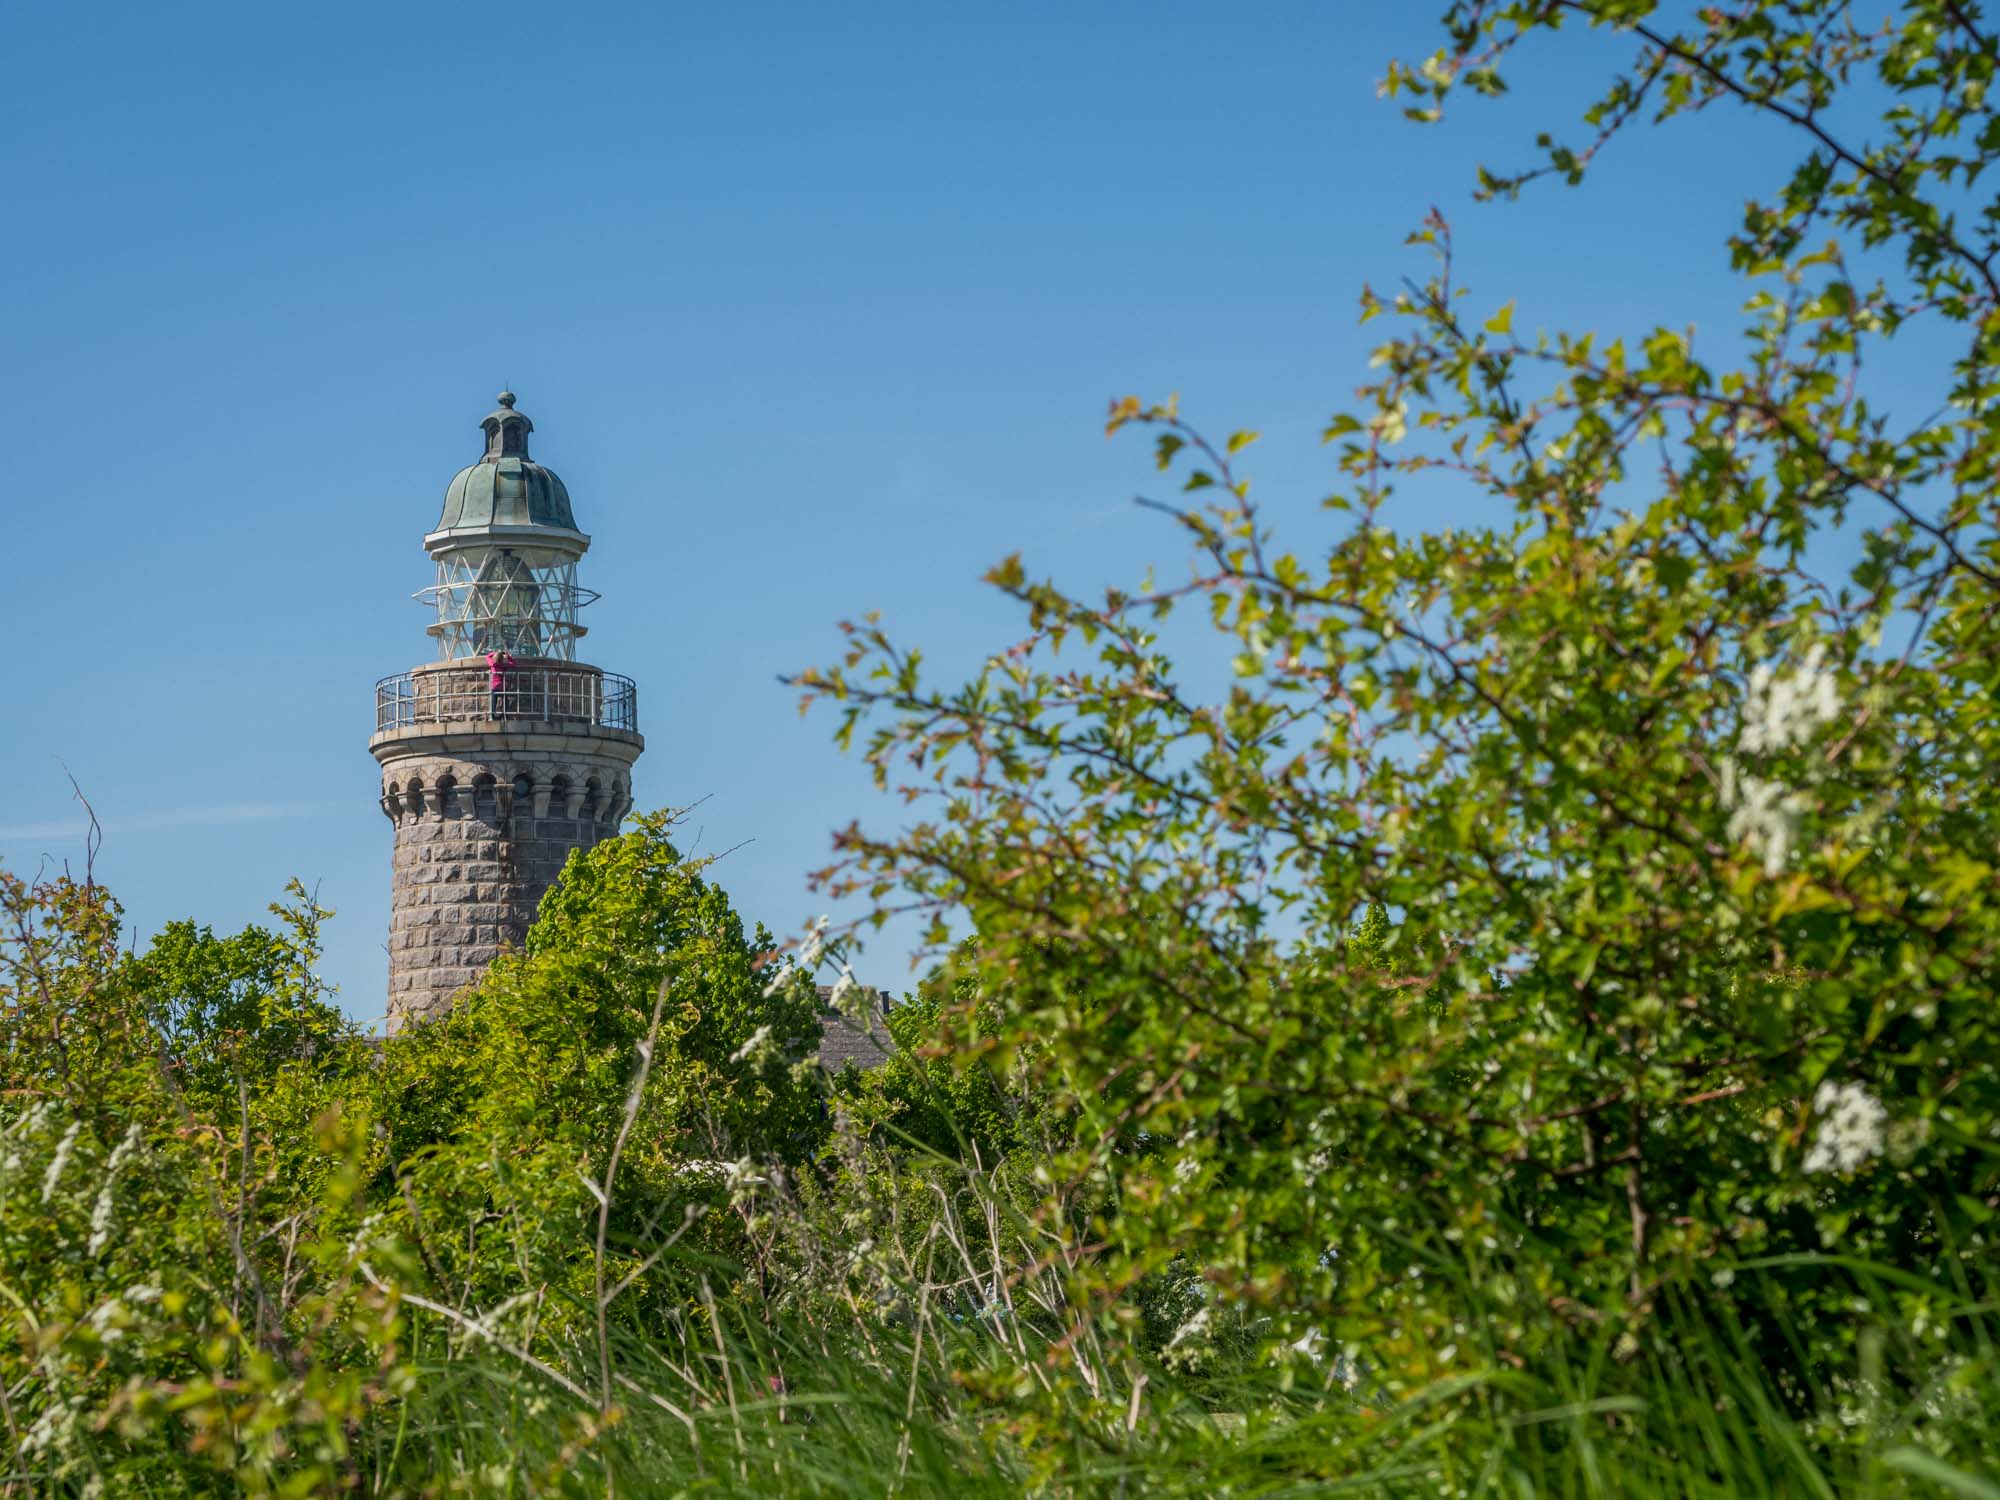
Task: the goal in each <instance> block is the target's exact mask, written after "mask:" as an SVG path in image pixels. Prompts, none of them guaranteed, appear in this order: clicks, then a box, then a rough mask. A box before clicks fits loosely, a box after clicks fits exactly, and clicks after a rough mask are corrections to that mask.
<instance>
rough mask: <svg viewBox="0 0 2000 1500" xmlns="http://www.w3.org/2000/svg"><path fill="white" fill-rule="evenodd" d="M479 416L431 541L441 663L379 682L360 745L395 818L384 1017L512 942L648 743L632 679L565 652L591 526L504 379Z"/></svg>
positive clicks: (428, 1006)
mask: <svg viewBox="0 0 2000 1500" xmlns="http://www.w3.org/2000/svg"><path fill="white" fill-rule="evenodd" d="M480 427H481V428H482V429H483V430H484V432H485V434H486V451H485V453H484V454H483V455H482V456H481V457H480V459H479V461H478V462H477V463H475V464H473V465H471V466H470V467H469V468H465V469H461V470H460V471H459V473H458V476H457V477H456V478H455V479H453V480H452V482H451V484H450V486H449V487H448V488H447V489H446V490H445V496H444V513H443V514H442V515H441V516H439V517H438V522H437V525H436V526H435V527H433V528H432V530H431V532H430V534H429V535H428V536H426V537H425V538H424V550H425V551H426V552H428V553H429V554H430V555H431V558H432V559H433V560H434V561H435V563H436V564H437V581H436V583H434V584H432V585H431V586H430V587H429V588H427V589H424V590H423V591H422V592H420V593H419V594H418V595H417V597H418V598H419V599H421V600H423V601H425V602H426V603H427V604H429V605H431V606H433V607H434V608H435V610H436V619H435V620H434V621H433V622H432V623H431V624H430V625H429V627H428V629H429V632H430V634H431V635H432V636H433V637H434V638H435V640H436V643H437V651H436V657H437V659H436V660H435V661H432V662H430V663H428V664H426V665H424V666H420V667H415V668H413V669H411V670H410V671H408V672H402V673H399V674H397V675H396V676H394V677H385V678H383V679H382V681H380V682H378V683H377V684H376V685H375V734H374V737H373V738H372V739H370V740H369V741H368V749H369V753H371V754H372V755H373V756H374V757H375V759H376V761H377V763H378V764H380V766H381V768H382V811H383V812H385V813H387V814H388V816H389V821H390V822H391V823H393V824H394V825H395V828H396V853H395V873H394V877H393V886H394V901H393V910H392V914H391V916H390V919H389V1027H390V1029H391V1030H397V1029H400V1028H401V1027H402V1026H404V1025H405V1024H407V1023H408V1022H410V1021H412V1020H420V1019H422V1018H424V1017H426V1016H433V1015H438V1014H441V1013H442V1012H443V1011H444V1010H445V1009H446V1008H447V1007H448V1006H449V1005H450V1003H451V998H452V996H453V995H454V994H456V993H457V992H458V991H459V990H460V989H463V988H464V987H465V986H466V985H468V984H471V983H472V982H473V981H474V980H476V979H478V978H479V976H480V974H481V973H482V972H483V971H484V970H485V968H486V966H487V964H489V963H491V962H492V961H493V958H494V956H495V955H496V954H498V953H499V952H500V951H501V950H502V949H503V948H506V947H510V946H518V945H519V944H520V942H521V940H522V938H523V937H524V936H525V935H526V933H527V930H528V927H529V926H530V924H532V923H533V921H534V919H535V908H536V906H537V905H538V904H539V903H540V902H541V899H542V894H543V893H544V892H545V891H547V890H548V888H549V887H550V886H551V885H552V884H554V883H555V879H556V876H557V875H558V874H559V873H560V872H561V870H562V867H563V862H564V861H565V860H566V859H568V858H569V852H570V850H572V849H588V848H589V847H590V846H591V845H592V844H595V843H596V842H597V841H598V840H600V839H603V838H606V837H608V836H610V835H611V834H613V833H615V832H616V831H617V829H618V825H619V821H620V820H621V819H622V818H623V817H624V816H625V814H626V812H627V811H629V810H630V808H631V806H632V763H633V762H634V761H635V760H637V759H638V758H639V752H640V751H641V750H642V749H644V748H645V743H646V742H645V741H644V740H643V739H641V738H640V735H639V725H638V713H637V708H638V704H637V696H638V695H637V690H636V689H635V688H634V686H633V684H632V682H631V680H630V679H629V678H624V677H614V676H612V675H610V674H609V673H606V672H602V671H599V670H598V669H597V668H596V667H591V666H585V665H584V664H582V663H581V662H579V661H577V659H576V642H577V638H578V637H579V636H581V635H582V634H583V633H584V627H583V626H581V625H579V624H578V623H577V619H576V616H577V611H578V610H579V609H580V608H581V607H582V606H584V605H586V604H588V603H590V602H591V601H593V600H594V599H595V598H596V597H597V596H596V595H595V594H593V593H591V592H590V591H589V590H588V589H580V588H578V587H577V584H576V564H577V559H579V558H580V557H582V556H583V554H584V552H585V551H586V550H588V548H589V547H590V538H589V537H587V536H585V535H584V534H583V533H582V532H581V531H579V530H577V527H576V518H575V516H574V515H573V514H572V513H571V511H570V504H569V491H568V490H566V489H565V488H563V482H562V481H561V480H560V479H558V478H557V477H556V476H555V473H554V471H553V470H550V469H547V468H544V467H543V466H542V465H540V464H538V463H535V462H534V461H533V460H531V459H530V458H529V457H528V434H529V433H530V432H532V431H534V423H532V422H530V421H529V420H528V419H527V417H525V416H523V415H522V414H521V413H520V412H518V411H516V410H515V409H514V395H513V393H512V392H511V391H502V392H501V393H500V406H499V409H498V410H497V411H495V412H494V413H493V414H492V415H491V416H489V417H487V418H486V419H485V421H483V422H481V423H480ZM489 654H491V655H489ZM509 657H511V658H512V664H511V665H508V663H507V658H509Z"/></svg>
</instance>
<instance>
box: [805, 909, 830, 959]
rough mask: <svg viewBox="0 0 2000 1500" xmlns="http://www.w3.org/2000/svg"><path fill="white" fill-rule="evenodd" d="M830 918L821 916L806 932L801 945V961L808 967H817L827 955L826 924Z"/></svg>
mask: <svg viewBox="0 0 2000 1500" xmlns="http://www.w3.org/2000/svg"><path fill="white" fill-rule="evenodd" d="M828 920H829V919H828V918H827V917H825V916H821V917H820V918H819V920H818V921H816V922H814V923H813V924H812V926H811V927H810V928H809V929H808V930H807V932H806V938H805V941H804V942H803V943H801V944H800V945H799V962H800V963H801V964H802V965H804V966H805V967H806V968H808V969H811V968H815V967H817V966H818V964H819V961H820V960H821V959H822V958H824V957H826V924H827V922H828Z"/></svg>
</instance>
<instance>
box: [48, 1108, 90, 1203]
mask: <svg viewBox="0 0 2000 1500" xmlns="http://www.w3.org/2000/svg"><path fill="white" fill-rule="evenodd" d="M81 1129H83V1121H81V1120H72V1121H70V1126H69V1129H67V1130H65V1131H64V1132H63V1138H62V1139H61V1140H59V1141H57V1142H56V1154H55V1155H54V1156H52V1157H50V1158H49V1169H48V1171H46V1172H44V1173H43V1174H42V1202H44V1203H46V1202H48V1201H49V1199H51V1198H53V1197H54V1196H55V1195H56V1184H58V1183H59V1182H61V1181H62V1174H63V1169H64V1168H65V1167H67V1166H68V1165H69V1158H70V1153H71V1152H73V1151H74V1150H76V1136H77V1132H78V1131H79V1130H81Z"/></svg>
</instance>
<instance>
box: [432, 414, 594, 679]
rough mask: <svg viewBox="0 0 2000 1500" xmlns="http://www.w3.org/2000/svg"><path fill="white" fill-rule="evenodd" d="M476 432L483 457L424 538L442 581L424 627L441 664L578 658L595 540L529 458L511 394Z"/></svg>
mask: <svg viewBox="0 0 2000 1500" xmlns="http://www.w3.org/2000/svg"><path fill="white" fill-rule="evenodd" d="M479 425H480V427H481V429H482V430H483V431H484V432H485V434H486V452H485V453H484V455H482V456H481V458H480V460H479V461H478V462H477V463H475V464H471V465H468V466H467V467H466V468H463V469H461V470H459V472H458V474H457V476H456V477H454V478H453V480H452V481H451V484H450V486H449V488H447V489H446V490H445V497H444V512H443V514H442V515H441V516H439V518H438V524H437V526H436V528H435V529H434V530H432V531H431V533H430V534H429V535H428V536H426V537H425V538H424V550H425V551H426V552H428V553H429V554H430V555H431V557H432V558H433V559H434V560H435V561H436V563H437V582H435V583H434V584H432V585H431V586H430V587H429V588H427V589H424V590H422V591H420V592H419V593H418V595H417V598H418V599H420V600H422V601H424V602H425V603H426V604H429V605H431V606H433V607H434V608H435V609H436V611H437V618H436V620H435V621H434V622H433V623H432V624H431V625H429V626H428V627H427V628H428V630H429V632H430V633H431V635H433V636H435V637H436V638H437V643H438V659H439V660H441V661H457V660H462V659H465V658H468V657H478V656H483V655H485V654H486V653H487V652H489V651H506V652H508V653H510V654H511V655H514V656H519V657H544V658H551V659H554V660H557V661H574V660H575V659H576V640H577V637H578V636H580V635H582V634H583V633H584V629H585V627H584V626H582V625H580V624H578V623H577V618H576V616H577V611H578V610H580V609H582V608H583V607H584V606H585V605H587V604H589V603H591V602H592V601H593V600H595V599H596V598H597V595H595V594H594V593H592V592H591V591H590V590H589V589H584V588H579V587H577V582H576V563H577V559H578V558H580V557H582V556H583V554H584V553H585V552H586V551H588V550H589V548H590V538H589V537H588V536H586V535H584V534H583V533H582V532H581V531H578V530H577V529H576V518H575V516H574V515H573V514H572V513H571V511H570V504H569V491H568V490H567V489H565V488H564V487H563V482H562V480H561V479H559V478H557V477H556V473H555V471H554V470H553V469H549V468H545V467H543V466H542V465H541V464H538V463H536V462H535V461H534V460H533V459H531V458H529V456H528V434H529V433H531V432H533V431H534V430H535V424H534V423H533V422H531V421H529V420H528V418H527V416H526V415H525V414H523V413H521V412H518V411H516V410H515V409H514V393H513V392H512V391H502V392H501V393H500V404H499V408H498V409H497V410H495V411H494V412H492V413H491V414H490V415H488V416H487V417H486V418H485V420H484V421H482V422H481V423H480V424H479Z"/></svg>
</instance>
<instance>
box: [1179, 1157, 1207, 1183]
mask: <svg viewBox="0 0 2000 1500" xmlns="http://www.w3.org/2000/svg"><path fill="white" fill-rule="evenodd" d="M1200 1170H1201V1163H1200V1162H1199V1161H1198V1160H1197V1159H1195V1158H1194V1157H1192V1156H1183V1157H1182V1158H1181V1159H1180V1160H1179V1161H1177V1162H1175V1163H1174V1180H1175V1181H1176V1182H1187V1181H1188V1180H1190V1179H1191V1178H1192V1177H1193V1176H1194V1174H1195V1173H1197V1172H1199V1171H1200Z"/></svg>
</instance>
